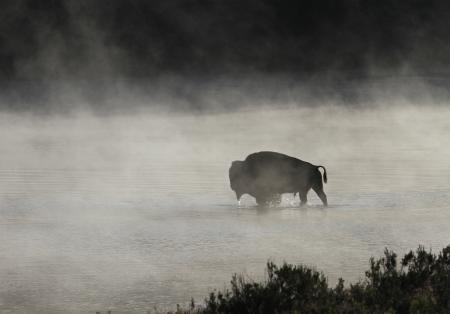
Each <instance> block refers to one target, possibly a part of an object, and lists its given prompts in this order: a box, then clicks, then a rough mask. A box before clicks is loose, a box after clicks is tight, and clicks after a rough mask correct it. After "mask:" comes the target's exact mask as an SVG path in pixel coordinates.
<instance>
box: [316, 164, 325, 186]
mask: <svg viewBox="0 0 450 314" xmlns="http://www.w3.org/2000/svg"><path fill="white" fill-rule="evenodd" d="M319 168H322V169H323V182H324V183H327V180H328V179H327V169H325V167H324V166H317V169H319Z"/></svg>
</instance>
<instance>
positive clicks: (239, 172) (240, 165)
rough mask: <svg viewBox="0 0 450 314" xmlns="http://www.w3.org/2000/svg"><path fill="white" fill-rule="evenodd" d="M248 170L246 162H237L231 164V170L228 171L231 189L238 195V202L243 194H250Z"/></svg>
mask: <svg viewBox="0 0 450 314" xmlns="http://www.w3.org/2000/svg"><path fill="white" fill-rule="evenodd" d="M246 168H247V167H246V165H245V162H243V161H239V160H236V161H233V162H232V163H231V167H230V170H229V171H228V174H229V176H230V187H231V189H232V190H233V191H234V192H235V193H236V198H237V200H238V201H239V200H240V199H241V196H242V195H243V194H245V193H248V185H249V177H248V175H247V171H246V170H247V169H246Z"/></svg>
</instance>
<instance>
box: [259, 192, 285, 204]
mask: <svg viewBox="0 0 450 314" xmlns="http://www.w3.org/2000/svg"><path fill="white" fill-rule="evenodd" d="M256 203H257V204H258V205H260V206H277V205H279V204H280V203H281V194H271V195H265V196H257V197H256Z"/></svg>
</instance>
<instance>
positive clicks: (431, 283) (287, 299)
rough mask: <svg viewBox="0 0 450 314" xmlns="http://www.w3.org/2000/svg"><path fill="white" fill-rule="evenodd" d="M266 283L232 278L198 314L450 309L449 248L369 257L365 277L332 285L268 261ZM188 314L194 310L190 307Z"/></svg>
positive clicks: (301, 269)
mask: <svg viewBox="0 0 450 314" xmlns="http://www.w3.org/2000/svg"><path fill="white" fill-rule="evenodd" d="M267 275H268V276H267V280H266V281H264V282H261V283H258V282H253V281H249V280H246V279H245V278H244V277H243V276H237V275H235V276H233V279H232V280H231V288H230V289H229V290H226V291H224V292H220V291H219V292H217V293H215V292H212V293H211V294H210V295H209V297H208V298H207V299H206V300H205V306H204V307H202V308H197V309H196V310H192V309H191V311H192V312H197V313H205V314H206V313H208V314H209V313H211V314H216V313H242V314H245V313H261V314H263V313H450V246H447V247H446V248H444V249H443V250H442V251H441V252H440V253H439V255H437V256H436V255H434V254H432V253H431V251H430V252H427V251H426V250H425V249H424V248H423V247H421V246H420V247H419V248H418V249H417V250H416V251H415V252H413V251H411V252H409V253H408V254H406V255H405V256H404V257H403V258H402V259H401V261H400V262H399V261H398V259H397V254H395V253H394V252H392V251H389V250H387V249H386V250H385V252H384V257H382V258H380V259H378V260H375V259H374V258H371V259H370V268H369V270H368V271H367V272H366V278H365V280H363V281H361V282H358V283H356V284H353V285H350V286H349V287H348V288H345V287H344V281H343V280H342V279H340V280H339V282H338V284H337V285H336V287H334V288H330V287H328V282H327V279H326V277H325V276H324V275H323V273H321V272H319V271H316V270H314V269H311V268H309V267H306V266H302V265H300V266H295V265H290V264H286V263H285V264H283V265H282V266H280V267H279V266H277V265H275V264H273V263H271V262H269V263H268V264H267ZM187 312H189V311H187Z"/></svg>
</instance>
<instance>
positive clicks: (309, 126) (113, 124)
mask: <svg viewBox="0 0 450 314" xmlns="http://www.w3.org/2000/svg"><path fill="white" fill-rule="evenodd" d="M448 121H450V110H448V109H445V108H432V107H426V108H417V107H401V106H399V107H393V108H390V109H386V108H385V109H359V110H351V109H345V108H344V109H342V108H333V107H323V108H318V109H283V110H281V109H280V110H262V111H251V110H250V111H241V112H238V113H227V114H203V115H199V116H194V115H187V114H186V115H180V114H178V115H170V114H155V113H148V112H147V113H139V114H137V113H136V114H130V115H121V116H117V115H116V116H109V117H96V116H93V115H89V114H79V115H74V116H51V117H41V116H31V115H26V114H22V115H16V114H6V113H4V114H1V115H0V139H1V143H2V146H1V147H0V239H1V241H0V252H1V253H0V278H1V285H0V312H1V313H9V312H11V313H61V312H65V313H92V312H95V311H100V310H101V311H105V310H112V311H113V313H114V312H120V313H127V312H129V313H146V311H147V310H152V309H153V307H155V306H156V307H157V308H159V309H174V308H175V304H176V303H180V304H187V303H188V302H189V300H190V299H191V297H194V298H195V299H196V300H198V301H200V302H201V301H202V300H203V298H204V297H205V296H206V295H207V294H208V292H210V291H211V290H213V289H215V288H219V289H223V288H224V287H226V286H227V285H228V283H229V280H230V279H231V275H232V274H233V273H244V274H246V275H248V276H249V277H251V278H255V279H263V278H264V268H265V264H266V262H267V261H268V260H272V261H275V262H282V261H286V262H289V263H294V264H297V263H304V264H307V265H314V266H315V267H317V268H318V269H320V270H323V271H324V272H325V274H326V275H327V276H328V277H329V280H330V283H331V284H334V283H335V282H336V280H337V278H339V277H343V278H344V279H345V280H346V281H347V282H354V281H357V280H359V279H361V276H362V275H363V273H364V270H366V269H367V267H368V259H369V258H370V257H371V256H379V255H380V254H382V252H383V250H384V248H385V247H388V248H390V249H394V250H395V251H396V252H398V253H400V254H402V253H404V252H406V251H408V250H410V249H414V248H416V247H417V246H418V245H419V244H422V245H424V246H425V247H426V248H432V249H433V250H434V251H438V250H440V249H441V248H442V247H443V246H445V245H447V244H449V243H450V241H449V240H450V228H448V226H449V222H450V190H449V183H450V149H449V147H450V139H449V136H448V134H449V131H450V124H449V123H448ZM260 150H275V151H280V152H284V153H286V154H289V155H293V156H296V157H299V158H301V159H304V160H307V161H310V162H312V163H315V164H323V165H325V166H326V167H327V171H328V176H329V183H328V184H327V185H325V192H326V193H327V195H328V199H329V203H330V207H328V208H323V207H322V206H320V200H319V199H318V198H317V196H316V195H314V192H313V191H311V192H310V193H309V205H308V206H307V207H306V208H302V209H300V208H298V204H299V199H298V197H297V198H296V199H293V196H292V195H284V198H283V202H282V204H281V206H280V207H278V208H267V209H261V208H258V207H256V206H255V202H254V200H253V199H252V198H251V197H249V196H244V198H243V201H242V204H241V206H238V205H237V202H236V200H235V196H234V193H233V192H232V191H231V190H230V188H229V183H228V168H229V166H230V163H231V161H232V160H237V159H243V158H245V156H246V155H247V154H249V153H252V152H255V151H260Z"/></svg>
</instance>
